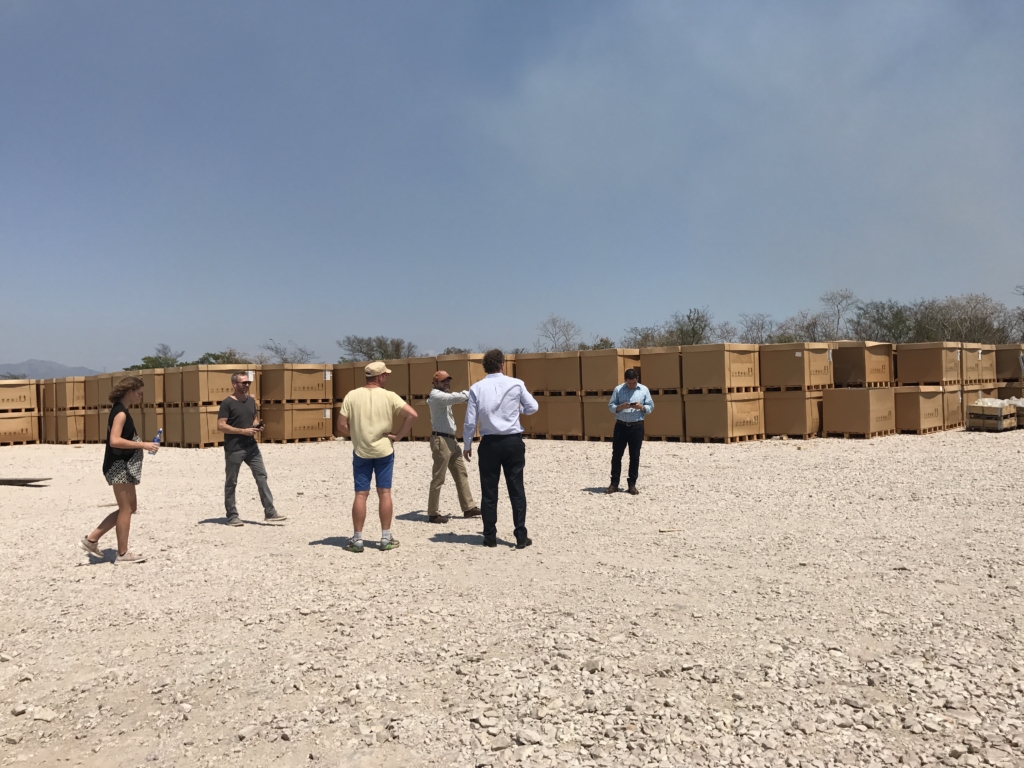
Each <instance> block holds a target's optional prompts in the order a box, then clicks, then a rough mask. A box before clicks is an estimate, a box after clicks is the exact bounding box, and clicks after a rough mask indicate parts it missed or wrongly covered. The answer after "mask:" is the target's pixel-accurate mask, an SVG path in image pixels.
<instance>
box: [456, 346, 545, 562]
mask: <svg viewBox="0 0 1024 768" xmlns="http://www.w3.org/2000/svg"><path fill="white" fill-rule="evenodd" d="M504 364H505V355H504V354H502V352H501V350H500V349H492V350H490V351H489V352H488V353H487V354H485V355H484V373H486V374H487V375H486V376H485V377H484V378H483V379H481V380H480V381H478V382H477V383H476V384H474V385H473V386H472V387H470V388H469V404H468V405H467V406H466V423H465V425H464V426H463V427H462V430H463V431H462V443H463V448H464V450H463V455H464V456H465V457H466V459H467V460H468V459H471V458H472V457H473V435H475V434H476V431H477V426H478V425H479V428H480V501H481V510H482V513H483V522H484V541H483V545H484V546H485V547H496V546H498V539H497V537H498V479H499V478H500V477H501V473H502V471H504V473H505V485H506V487H507V488H508V498H509V501H510V502H511V504H512V521H513V524H514V525H515V535H516V549H526V547H528V546H530V545H531V544H533V540H532V539H531V538H530V537H529V536H527V530H526V489H525V488H524V487H523V468H524V467H525V466H526V444H525V443H524V442H523V428H522V426H521V425H520V424H519V414H521V413H522V414H525V415H526V416H529V415H531V414H534V413H536V412H537V408H538V405H537V401H536V400H535V399H534V398H533V395H531V394H530V392H529V390H528V389H527V388H526V384H524V383H523V382H522V381H521V380H520V379H516V378H513V377H511V376H506V375H504V374H503V373H502V367H503V366H504Z"/></svg>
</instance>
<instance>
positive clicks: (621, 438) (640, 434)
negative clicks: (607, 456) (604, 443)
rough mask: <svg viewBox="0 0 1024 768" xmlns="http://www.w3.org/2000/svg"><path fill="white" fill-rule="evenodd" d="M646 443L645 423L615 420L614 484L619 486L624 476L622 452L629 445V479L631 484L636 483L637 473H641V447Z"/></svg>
mask: <svg viewBox="0 0 1024 768" xmlns="http://www.w3.org/2000/svg"><path fill="white" fill-rule="evenodd" d="M643 444H644V423H643V422H642V421H634V422H632V423H629V424H627V423H626V422H624V421H616V422H615V431H614V432H613V433H612V485H614V486H618V484H619V478H620V477H621V476H622V454H623V453H625V452H626V446H627V445H628V446H629V475H628V476H627V478H626V479H627V480H628V481H629V484H630V485H636V478H637V475H638V474H639V473H640V447H641V446H642V445H643Z"/></svg>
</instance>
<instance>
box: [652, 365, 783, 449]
mask: <svg viewBox="0 0 1024 768" xmlns="http://www.w3.org/2000/svg"><path fill="white" fill-rule="evenodd" d="M714 346H723V345H714ZM683 349H686V347H683ZM754 363H755V364H756V360H755V361H754ZM686 365H687V363H686V358H685V357H684V359H683V376H684V377H685V376H686ZM708 370H710V366H709V368H708ZM684 380H685V379H684ZM704 380H706V379H704ZM726 380H728V379H726ZM740 380H743V378H742V377H741V378H740ZM683 403H684V406H685V408H686V439H687V440H692V439H700V438H714V439H728V438H734V437H751V436H758V435H763V434H764V393H762V392H732V393H723V394H707V395H703V394H701V395H698V394H692V395H691V394H687V395H684V396H683ZM655 410H657V407H655Z"/></svg>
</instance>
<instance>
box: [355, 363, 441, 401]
mask: <svg viewBox="0 0 1024 768" xmlns="http://www.w3.org/2000/svg"><path fill="white" fill-rule="evenodd" d="M435 371H437V358H436V357H410V358H409V395H410V397H418V398H424V397H426V396H427V395H429V394H430V390H432V389H433V388H434V372H435ZM358 378H359V377H358V376H357V377H356V379H357V382H356V383H357V386H360V387H361V386H362V383H361V382H359V381H358Z"/></svg>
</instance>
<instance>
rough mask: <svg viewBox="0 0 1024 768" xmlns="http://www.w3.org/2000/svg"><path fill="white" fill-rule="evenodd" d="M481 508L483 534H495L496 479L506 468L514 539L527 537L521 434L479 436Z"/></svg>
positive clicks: (520, 539) (496, 525) (506, 483)
mask: <svg viewBox="0 0 1024 768" xmlns="http://www.w3.org/2000/svg"><path fill="white" fill-rule="evenodd" d="M479 454H480V512H481V517H482V518H483V521H484V536H497V534H498V479H499V478H500V477H501V471H502V470H505V485H506V486H507V487H508V500H509V501H510V502H511V503H512V522H513V523H514V524H515V534H516V541H522V540H523V539H525V538H526V490H525V489H524V488H523V467H525V466H526V443H525V442H523V436H522V435H484V436H483V437H482V438H480V448H479Z"/></svg>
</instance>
